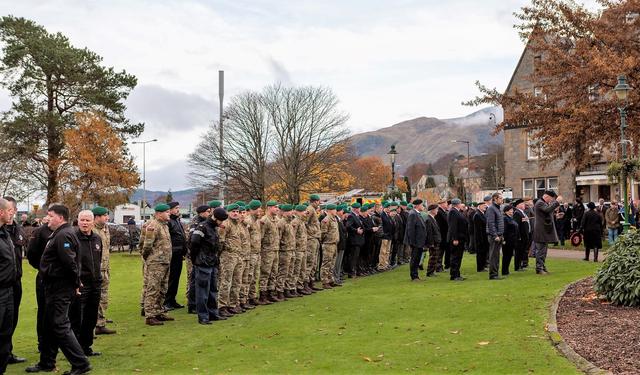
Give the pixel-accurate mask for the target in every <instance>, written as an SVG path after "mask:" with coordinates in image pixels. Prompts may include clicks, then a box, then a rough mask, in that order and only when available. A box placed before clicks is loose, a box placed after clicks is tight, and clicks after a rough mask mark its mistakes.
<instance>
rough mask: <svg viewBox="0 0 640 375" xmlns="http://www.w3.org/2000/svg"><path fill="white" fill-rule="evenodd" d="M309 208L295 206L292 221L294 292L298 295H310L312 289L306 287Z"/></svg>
mask: <svg viewBox="0 0 640 375" xmlns="http://www.w3.org/2000/svg"><path fill="white" fill-rule="evenodd" d="M306 210H307V208H306V207H305V206H304V205H301V204H299V205H297V206H296V207H295V213H294V214H295V219H293V221H292V222H291V225H293V230H294V233H295V237H296V247H295V255H294V258H293V259H294V261H293V275H294V284H293V288H294V292H295V293H296V294H298V295H309V294H311V291H310V290H308V289H306V288H305V285H306V283H305V281H306V277H307V275H308V273H307V226H306V225H305V222H306V219H307V217H306V215H307V211H306Z"/></svg>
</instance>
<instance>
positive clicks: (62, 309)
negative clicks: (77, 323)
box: [40, 280, 89, 369]
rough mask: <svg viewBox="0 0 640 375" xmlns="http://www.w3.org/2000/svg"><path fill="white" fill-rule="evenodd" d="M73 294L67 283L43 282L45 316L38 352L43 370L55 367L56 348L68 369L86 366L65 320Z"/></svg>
mask: <svg viewBox="0 0 640 375" xmlns="http://www.w3.org/2000/svg"><path fill="white" fill-rule="evenodd" d="M75 293H76V291H75V287H74V286H73V284H71V283H70V282H69V281H67V280H55V281H50V280H45V281H44V298H45V316H44V327H43V331H44V332H43V335H42V339H43V342H42V345H41V349H40V365H41V366H43V367H48V368H52V367H55V365H56V356H57V354H58V349H60V350H61V351H62V353H63V354H64V356H65V357H66V358H67V360H68V361H69V363H71V368H74V369H75V368H83V367H86V366H88V365H89V360H87V357H86V356H85V355H84V352H83V351H82V348H81V347H80V344H79V343H78V339H77V338H76V336H75V335H74V334H73V331H71V322H70V321H69V307H70V306H71V301H72V300H73V299H74V298H75Z"/></svg>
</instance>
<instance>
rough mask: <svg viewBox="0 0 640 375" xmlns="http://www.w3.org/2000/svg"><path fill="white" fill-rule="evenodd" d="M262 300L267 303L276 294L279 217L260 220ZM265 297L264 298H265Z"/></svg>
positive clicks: (266, 217)
mask: <svg viewBox="0 0 640 375" xmlns="http://www.w3.org/2000/svg"><path fill="white" fill-rule="evenodd" d="M259 222H260V243H261V247H260V300H261V301H262V302H264V301H265V299H266V297H267V294H269V293H271V294H273V293H275V290H276V277H277V275H278V249H279V247H280V232H279V231H278V225H277V223H278V217H277V216H275V215H269V214H266V215H264V216H263V217H262V218H261V219H260V221H259ZM263 297H264V298H263Z"/></svg>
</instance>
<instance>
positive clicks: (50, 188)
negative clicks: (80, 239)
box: [45, 75, 62, 206]
mask: <svg viewBox="0 0 640 375" xmlns="http://www.w3.org/2000/svg"><path fill="white" fill-rule="evenodd" d="M54 108H55V107H54V94H53V86H52V83H51V75H47V112H48V113H49V116H47V119H46V120H45V121H46V122H47V146H48V147H47V159H48V163H47V200H46V202H45V205H47V206H48V205H49V204H51V203H53V202H57V201H58V164H59V162H60V153H61V152H62V145H61V139H60V134H59V132H58V129H57V126H56V123H55V119H54V116H53V111H54Z"/></svg>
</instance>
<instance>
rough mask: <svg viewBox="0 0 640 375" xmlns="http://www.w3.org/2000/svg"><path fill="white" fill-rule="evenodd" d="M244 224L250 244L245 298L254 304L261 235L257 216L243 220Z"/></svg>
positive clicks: (250, 216) (258, 270)
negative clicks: (247, 230)
mask: <svg viewBox="0 0 640 375" xmlns="http://www.w3.org/2000/svg"><path fill="white" fill-rule="evenodd" d="M245 223H246V224H247V228H248V229H249V242H250V243H251V251H250V254H249V280H248V291H247V296H248V297H249V302H250V303H252V304H255V302H256V300H257V298H258V293H257V286H256V284H257V282H258V279H259V278H260V245H261V240H262V235H261V232H260V230H261V229H260V221H259V220H258V215H253V214H252V215H249V216H248V217H247V219H246V220H245Z"/></svg>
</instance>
